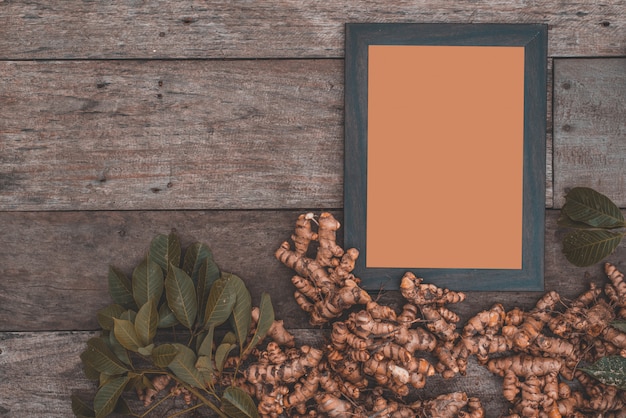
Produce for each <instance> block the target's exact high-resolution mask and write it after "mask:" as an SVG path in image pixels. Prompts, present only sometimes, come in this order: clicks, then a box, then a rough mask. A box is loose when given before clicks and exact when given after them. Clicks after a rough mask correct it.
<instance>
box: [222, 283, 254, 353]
mask: <svg viewBox="0 0 626 418" xmlns="http://www.w3.org/2000/svg"><path fill="white" fill-rule="evenodd" d="M226 274H230V273H226ZM231 276H232V277H231V278H230V280H231V281H232V286H233V289H234V291H235V298H236V299H235V305H234V306H233V316H232V321H233V325H234V327H233V328H234V329H235V334H236V335H237V340H238V341H239V347H240V349H241V350H242V351H243V346H244V344H245V343H246V339H247V338H248V332H249V331H250V322H251V321H252V318H251V313H252V297H251V296H250V292H249V291H248V288H246V284H245V283H244V282H243V280H241V279H240V278H239V277H238V276H235V275H234V274H231Z"/></svg>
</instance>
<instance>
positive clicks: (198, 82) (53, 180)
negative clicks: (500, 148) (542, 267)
mask: <svg viewBox="0 0 626 418" xmlns="http://www.w3.org/2000/svg"><path fill="white" fill-rule="evenodd" d="M551 61H552V60H549V63H550V64H551ZM548 91H551V88H550V86H548ZM549 99H550V97H549ZM0 101H1V102H2V103H3V106H0V137H1V138H2V141H0V191H1V192H2V193H0V210H97V209H107V210H110V209H121V210H128V209H144V210H145V209H246V208H298V207H324V206H325V207H334V208H341V207H343V64H342V61H340V60H307V61H297V60H296V61H294V60H279V61H228V62H221V61H210V62H206V61H182V62H181V61H174V62H172V61H151V62H138V61H130V62H129V61H95V62H92V61H79V62H75V61H70V62H68V61H57V62H0ZM550 113H551V112H549V114H550ZM548 117H549V116H548ZM547 134H548V147H547V150H546V153H547V159H546V160H547V173H548V175H547V177H546V206H547V207H551V206H552V176H551V175H552V174H551V173H552V168H551V164H552V148H551V143H550V139H551V137H550V135H551V124H550V123H548V132H547Z"/></svg>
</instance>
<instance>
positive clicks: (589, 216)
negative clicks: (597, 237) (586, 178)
mask: <svg viewBox="0 0 626 418" xmlns="http://www.w3.org/2000/svg"><path fill="white" fill-rule="evenodd" d="M563 210H565V212H566V213H567V216H569V218H570V219H572V220H573V221H578V222H584V223H586V224H587V225H590V226H593V227H596V228H619V227H623V226H626V225H625V224H624V216H623V215H622V212H621V211H620V209H619V207H617V205H616V204H615V203H613V202H612V201H611V199H609V198H608V197H606V196H605V195H603V194H602V193H598V192H597V191H595V190H593V189H590V188H588V187H575V188H573V189H572V190H570V191H569V193H567V195H566V196H565V205H564V207H563Z"/></svg>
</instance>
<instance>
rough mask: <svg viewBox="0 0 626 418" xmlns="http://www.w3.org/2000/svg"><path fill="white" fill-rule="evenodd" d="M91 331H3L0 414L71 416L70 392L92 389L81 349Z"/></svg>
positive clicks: (9, 416)
mask: <svg viewBox="0 0 626 418" xmlns="http://www.w3.org/2000/svg"><path fill="white" fill-rule="evenodd" d="M94 335H96V334H95V333H91V332H56V333H0V377H1V378H0V417H6V418H18V417H71V416H74V415H73V414H72V405H71V401H70V395H71V394H72V393H73V392H79V391H82V392H87V391H90V392H93V391H94V386H93V384H92V383H91V382H89V381H88V380H87V379H86V378H85V377H84V374H83V371H82V366H81V364H80V357H79V356H80V353H81V352H83V351H84V350H85V342H86V341H87V339H89V338H90V337H92V336H94Z"/></svg>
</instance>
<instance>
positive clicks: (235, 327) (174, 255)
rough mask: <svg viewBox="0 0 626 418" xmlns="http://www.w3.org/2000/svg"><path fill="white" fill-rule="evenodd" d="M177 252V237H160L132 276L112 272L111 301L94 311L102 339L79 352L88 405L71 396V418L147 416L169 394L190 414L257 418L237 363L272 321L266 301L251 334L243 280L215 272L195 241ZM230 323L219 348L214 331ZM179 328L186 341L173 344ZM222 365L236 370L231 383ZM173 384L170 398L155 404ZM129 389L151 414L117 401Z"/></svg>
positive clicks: (267, 299)
mask: <svg viewBox="0 0 626 418" xmlns="http://www.w3.org/2000/svg"><path fill="white" fill-rule="evenodd" d="M181 256H182V250H181V245H180V240H179V238H178V237H177V236H176V235H174V234H170V235H158V236H156V237H155V238H154V239H153V240H152V242H151V244H150V250H149V251H148V254H147V255H146V257H145V258H144V259H143V260H142V262H141V263H140V264H139V265H138V266H137V267H136V268H135V269H134V270H133V273H132V277H131V278H130V279H129V278H128V277H126V276H125V274H124V273H122V272H121V271H120V270H118V269H116V268H115V267H110V268H109V274H108V284H109V293H110V295H111V298H112V299H113V303H112V304H111V305H109V306H107V307H105V308H103V309H101V310H100V311H98V314H97V319H98V323H99V324H100V326H101V327H102V334H101V336H99V337H94V338H91V339H90V340H89V341H87V349H86V350H85V351H84V352H83V353H82V354H81V360H82V363H83V367H84V371H85V375H86V376H87V377H88V378H89V379H91V380H94V381H96V382H98V390H97V392H96V395H95V399H94V401H93V405H89V404H88V403H86V402H84V401H83V400H81V399H80V398H78V397H76V396H73V397H72V410H73V412H74V414H75V415H76V416H77V417H95V418H101V417H105V416H107V415H109V414H111V413H118V414H122V415H129V416H135V417H145V416H147V414H149V413H150V412H151V411H152V410H153V409H154V408H155V407H156V405H157V404H158V403H160V402H162V401H163V400H165V399H168V398H169V397H171V396H176V394H178V395H181V394H182V395H184V397H185V399H186V400H187V399H194V400H195V402H197V404H196V405H195V406H192V407H190V408H189V409H188V410H190V409H192V408H193V409H195V408H197V407H198V406H207V407H209V408H210V409H212V410H213V411H214V412H215V413H216V414H217V415H218V416H220V417H222V418H228V417H250V418H252V417H258V412H257V408H256V405H255V403H254V401H253V400H252V398H251V397H250V396H249V395H248V394H247V393H246V392H245V391H243V390H242V389H241V388H239V387H237V386H236V383H235V382H237V379H236V376H237V375H238V373H239V365H240V363H241V359H242V358H245V356H246V355H247V354H248V353H250V352H251V351H252V350H253V349H254V348H255V346H256V345H257V344H259V342H260V341H261V340H262V339H263V338H264V337H265V335H266V334H267V332H268V330H269V329H270V327H271V325H272V324H273V322H274V310H273V307H272V303H271V300H270V297H269V295H267V294H263V295H262V297H261V303H260V314H259V317H258V320H257V321H254V322H255V323H256V325H255V327H254V329H252V330H251V328H252V324H253V321H252V316H251V313H252V300H251V296H250V292H249V291H248V289H247V288H246V286H245V283H244V282H243V281H242V280H241V279H240V278H239V277H238V276H236V275H234V274H231V273H225V272H221V271H220V269H219V268H218V266H217V264H216V263H215V261H214V260H213V255H212V252H211V250H210V249H209V247H207V246H206V245H204V244H201V243H195V244H192V245H191V246H189V248H187V250H186V251H185V256H184V258H182V257H181ZM227 322H228V324H229V325H230V327H231V329H232V331H229V332H227V333H226V335H225V336H224V337H223V338H222V340H221V342H219V343H216V340H215V329H216V328H217V327H220V326H223V325H225V324H226V323H227ZM181 327H182V328H183V329H185V330H186V332H185V334H186V335H188V336H189V338H188V339H187V341H186V344H181V343H179V342H176V341H171V339H172V338H171V337H172V335H175V334H174V333H173V330H174V329H175V328H181ZM162 334H163V335H162ZM249 336H250V338H249ZM160 341H167V342H160ZM227 362H230V363H233V362H234V363H235V364H236V367H235V370H234V372H232V371H229V373H228V378H226V377H225V369H226V364H227ZM172 382H173V387H171V388H170V394H168V395H167V396H165V397H164V398H162V399H161V400H159V401H158V402H156V403H154V400H155V399H154V398H155V397H156V395H157V394H158V393H159V392H160V390H163V389H165V388H166V387H168V386H170V385H171V384H172ZM130 390H135V391H136V392H137V393H138V394H140V399H142V400H143V401H144V405H145V407H150V408H149V409H147V410H145V411H144V412H143V413H141V414H139V413H135V412H133V411H131V409H130V408H129V406H128V404H127V403H126V401H125V400H124V399H123V398H122V394H123V392H125V391H130ZM153 403H154V404H153ZM186 403H187V402H186ZM151 405H152V406H151ZM178 415H180V413H179V412H177V413H175V414H174V415H171V417H173V416H178Z"/></svg>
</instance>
